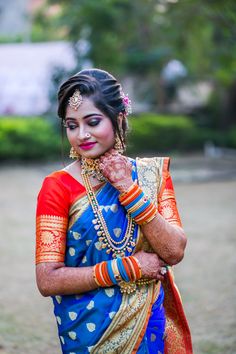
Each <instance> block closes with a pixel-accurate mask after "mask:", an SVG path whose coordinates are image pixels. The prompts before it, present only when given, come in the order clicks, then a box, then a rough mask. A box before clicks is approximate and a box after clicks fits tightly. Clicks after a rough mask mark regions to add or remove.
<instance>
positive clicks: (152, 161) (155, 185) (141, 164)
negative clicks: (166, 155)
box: [136, 157, 162, 206]
mask: <svg viewBox="0 0 236 354" xmlns="http://www.w3.org/2000/svg"><path fill="white" fill-rule="evenodd" d="M136 162H137V173H138V182H139V185H140V187H141V188H142V190H143V192H144V194H146V195H147V196H148V198H149V199H150V200H151V201H152V202H153V203H154V204H155V205H156V206H157V195H158V191H159V188H160V185H161V174H160V169H161V164H162V159H160V158H155V157H152V158H143V159H140V158H138V157H137V159H136Z"/></svg>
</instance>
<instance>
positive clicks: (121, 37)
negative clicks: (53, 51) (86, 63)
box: [33, 0, 236, 126]
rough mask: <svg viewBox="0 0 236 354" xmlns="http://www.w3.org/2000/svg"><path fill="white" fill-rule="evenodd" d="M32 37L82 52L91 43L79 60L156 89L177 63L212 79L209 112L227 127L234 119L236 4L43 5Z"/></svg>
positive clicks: (75, 1)
mask: <svg viewBox="0 0 236 354" xmlns="http://www.w3.org/2000/svg"><path fill="white" fill-rule="evenodd" d="M33 33H34V38H35V39H37V40H38V39H39V37H41V39H44V40H45V39H47V38H48V39H69V40H71V41H73V42H74V43H75V48H76V49H77V51H78V46H76V44H77V43H78V40H81V39H82V40H84V41H87V43H89V48H88V50H87V51H86V52H85V53H83V56H82V58H81V57H80V59H83V60H85V59H90V60H91V61H92V62H93V63H94V65H95V66H98V67H103V68H105V69H107V70H111V71H112V72H113V73H114V74H115V75H117V74H119V75H121V74H127V73H129V74H131V75H132V74H135V75H140V76H141V75H143V74H145V78H146V79H147V80H149V81H150V82H152V83H153V87H155V89H158V83H159V82H160V81H159V79H158V78H159V76H158V73H159V72H160V70H161V69H162V68H163V66H164V64H165V63H167V62H168V61H169V60H170V59H173V58H174V59H178V60H180V61H181V62H182V63H184V65H185V67H186V68H187V70H188V73H189V75H190V77H191V79H193V80H194V79H196V80H199V79H204V80H211V81H212V82H213V84H214V86H215V91H214V92H215V97H213V98H212V101H211V102H212V107H211V109H212V110H215V111H216V112H215V114H216V113H217V112H219V113H220V115H221V117H223V119H224V120H223V122H224V125H225V126H228V125H230V124H233V123H235V122H236V107H235V96H236V41H235V38H236V2H235V0H224V1H222V0H214V1H213V0H209V1H207V2H206V1H205V0H198V1H197V0H135V1H130V0H99V1H97V0H45V3H44V6H43V7H42V8H41V10H40V12H39V13H38V14H37V17H36V21H35V26H34V32H33ZM78 54H79V51H78ZM154 91H155V90H154ZM160 100H161V96H160V95H159V101H160ZM216 103H217V105H218V109H217V110H216V109H215V104H216Z"/></svg>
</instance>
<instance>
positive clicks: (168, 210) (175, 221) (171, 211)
mask: <svg viewBox="0 0 236 354" xmlns="http://www.w3.org/2000/svg"><path fill="white" fill-rule="evenodd" d="M158 210H159V212H160V214H161V215H162V216H163V217H164V218H165V219H166V220H167V221H168V222H169V223H171V224H172V225H178V226H181V221H180V217H179V213H178V210H177V207H176V200H175V194H174V191H173V190H171V189H165V190H164V191H163V194H162V196H161V199H160V202H159V205H158Z"/></svg>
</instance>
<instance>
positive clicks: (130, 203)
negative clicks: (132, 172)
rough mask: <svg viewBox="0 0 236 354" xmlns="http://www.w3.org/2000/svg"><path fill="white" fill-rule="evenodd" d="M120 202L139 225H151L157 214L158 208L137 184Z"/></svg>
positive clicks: (124, 194)
mask: <svg viewBox="0 0 236 354" xmlns="http://www.w3.org/2000/svg"><path fill="white" fill-rule="evenodd" d="M119 201H120V203H121V205H123V206H124V207H125V209H126V210H127V212H128V213H129V214H130V215H131V217H132V219H134V220H135V222H136V224H138V225H145V224H147V223H149V222H150V221H152V220H153V219H154V218H155V216H156V214H157V208H156V206H155V205H154V204H153V203H151V201H150V200H149V199H148V198H147V197H146V196H145V195H144V193H143V191H142V189H141V188H140V187H139V185H138V184H137V183H136V182H135V183H133V184H132V186H131V187H130V188H129V189H128V191H127V192H125V193H122V194H121V195H120V196H119Z"/></svg>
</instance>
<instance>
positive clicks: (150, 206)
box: [134, 203, 155, 221]
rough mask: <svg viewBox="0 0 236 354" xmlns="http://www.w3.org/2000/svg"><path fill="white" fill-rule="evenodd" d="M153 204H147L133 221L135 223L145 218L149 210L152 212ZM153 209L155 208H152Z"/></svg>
mask: <svg viewBox="0 0 236 354" xmlns="http://www.w3.org/2000/svg"><path fill="white" fill-rule="evenodd" d="M153 206H154V205H153V204H152V203H151V204H149V205H148V207H147V208H146V209H145V210H144V211H142V213H140V214H139V215H137V216H136V217H135V218H134V220H135V221H136V220H139V219H140V218H142V217H143V216H145V215H146V214H147V213H149V211H150V210H152V209H153ZM154 207H155V206H154Z"/></svg>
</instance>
